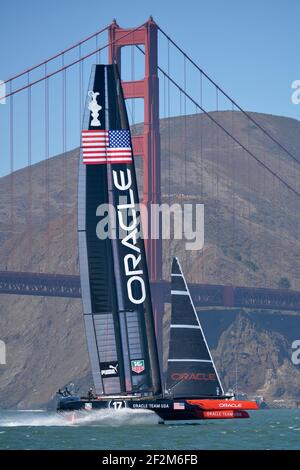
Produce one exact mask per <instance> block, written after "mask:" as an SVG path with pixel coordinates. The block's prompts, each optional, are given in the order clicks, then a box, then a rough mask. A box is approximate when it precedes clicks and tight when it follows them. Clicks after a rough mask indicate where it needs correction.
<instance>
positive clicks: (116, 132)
mask: <svg viewBox="0 0 300 470" xmlns="http://www.w3.org/2000/svg"><path fill="white" fill-rule="evenodd" d="M81 147H82V150H81V158H80V164H79V189H78V234H79V257H80V277H81V287H82V299H83V311H84V320H85V328H86V336H87V343H88V350H89V356H90V361H91V367H92V373H93V378H94V384H95V389H96V392H97V394H105V395H111V394H131V393H142V394H159V393H161V383H160V371H159V362H158V355H157V347H156V339H155V331H154V321H153V314H152V306H151V297H150V288H149V280H148V273H147V264H146V258H145V249H144V243H143V240H142V239H141V238H139V237H138V234H139V233H140V232H141V227H140V221H139V218H138V217H137V211H136V205H137V204H138V202H139V201H138V192H137V183H136V175H135V168H134V161H133V154H132V144H131V137H130V130H129V123H128V118H127V113H126V107H125V100H124V97H123V92H122V87H121V83H120V79H119V75H118V70H117V66H116V65H96V66H93V69H92V74H91V79H90V86H89V93H88V98H87V103H86V107H85V116H84V124H83V131H82V145H81ZM105 205H106V206H105ZM108 233H109V236H107V234H108Z"/></svg>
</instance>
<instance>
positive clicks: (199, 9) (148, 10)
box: [0, 0, 300, 119]
mask: <svg viewBox="0 0 300 470" xmlns="http://www.w3.org/2000/svg"><path fill="white" fill-rule="evenodd" d="M0 5H1V9H0V19H1V27H0V44H1V46H0V79H2V80H3V79H6V78H7V77H8V76H10V75H12V74H14V73H16V72H18V71H20V70H21V69H24V68H26V67H27V66H30V65H32V64H34V63H36V62H38V61H40V60H41V59H44V58H45V57H47V56H49V55H51V54H53V53H55V52H56V51H59V50H61V49H62V48H64V47H67V46H68V45H71V44H72V43H74V42H76V41H78V40H79V39H80V38H83V37H85V36H87V35H88V34H89V33H92V32H94V31H96V30H97V29H99V28H101V27H103V26H105V25H106V24H108V23H110V22H111V20H112V19H113V18H114V17H116V18H117V20H118V22H119V24H120V26H124V27H126V26H137V25H138V24H139V23H142V22H144V21H145V20H146V19H147V18H148V16H149V14H152V15H153V16H154V19H155V20H156V21H157V23H159V24H160V25H161V26H162V28H164V29H165V30H166V31H167V32H169V34H170V35H172V36H173V37H174V38H175V39H176V41H177V42H178V43H179V44H180V45H182V46H183V48H184V49H185V50H186V51H188V52H189V53H190V55H191V56H192V57H193V58H194V59H195V60H196V61H197V62H198V63H199V64H201V66H202V67H203V68H204V69H205V70H206V71H207V72H208V73H209V74H210V75H211V76H212V77H213V78H215V79H216V80H217V82H218V83H219V84H221V85H222V86H223V87H224V88H225V90H226V91H228V92H229V93H230V94H231V95H232V96H233V97H234V98H235V99H236V100H237V101H238V102H239V103H240V104H241V105H242V106H243V107H244V108H246V109H247V110H252V111H262V112H267V113H273V114H280V115H285V116H292V117H295V118H297V119H298V118H300V105H299V106H296V105H293V104H292V103H291V99H290V97H291V83H292V81H293V80H296V79H300V59H299V53H298V47H299V46H298V45H299V18H300V2H299V1H298V0H288V1H283V0H277V1H272V0H263V1H261V0H251V1H250V0H249V1H246V0H244V1H243V0H226V1H222V0H209V1H201V0H200V1H199V0H186V1H185V2H182V1H180V2H179V1H177V0H163V1H162V0H151V1H143V0H139V1H136V0H131V1H130V0H127V1H126V2H125V1H121V0H114V1H113V2H107V1H101V0H89V1H80V0H51V1H45V0H44V1H41V0H26V1H23V0H15V1H14V2H5V1H4V0H0Z"/></svg>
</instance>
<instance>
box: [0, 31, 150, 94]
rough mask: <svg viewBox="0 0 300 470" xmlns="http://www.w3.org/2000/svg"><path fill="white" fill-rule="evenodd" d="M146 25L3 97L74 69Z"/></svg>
mask: <svg viewBox="0 0 300 470" xmlns="http://www.w3.org/2000/svg"><path fill="white" fill-rule="evenodd" d="M145 24H146V23H143V24H142V25H140V26H138V27H137V28H135V29H133V30H130V31H128V32H127V33H125V34H123V36H120V37H119V38H118V39H115V40H113V41H110V42H108V43H107V44H105V45H104V46H102V47H99V49H96V50H94V51H92V52H89V53H88V54H86V55H84V56H82V57H81V58H80V59H76V60H74V61H73V62H70V63H69V64H68V65H64V66H62V67H61V68H59V69H57V70H55V71H54V72H51V73H48V75H47V76H43V77H41V78H38V79H37V80H34V81H33V82H31V83H29V84H27V85H24V86H22V87H20V88H17V89H16V90H14V91H11V92H10V93H7V94H6V95H5V96H3V98H9V97H10V96H12V95H15V94H16V93H20V92H21V91H23V90H26V89H27V88H28V87H29V86H33V85H36V84H37V83H40V82H42V81H44V80H46V79H47V78H50V77H53V76H54V75H57V74H58V73H60V72H63V71H64V70H67V69H68V68H70V67H73V65H76V64H78V62H80V61H83V60H85V59H88V58H89V57H92V56H93V55H95V54H97V53H99V52H101V51H103V50H104V49H107V48H108V47H110V46H111V45H113V44H114V43H115V42H117V41H121V39H124V38H126V37H127V36H129V35H130V34H133V33H134V32H135V31H138V30H139V29H141V28H143V27H144V26H145ZM60 56H63V54H60Z"/></svg>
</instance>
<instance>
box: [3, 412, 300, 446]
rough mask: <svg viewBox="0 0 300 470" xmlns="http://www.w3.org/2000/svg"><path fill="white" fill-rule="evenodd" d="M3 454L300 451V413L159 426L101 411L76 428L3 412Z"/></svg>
mask: <svg viewBox="0 0 300 470" xmlns="http://www.w3.org/2000/svg"><path fill="white" fill-rule="evenodd" d="M0 449H74V450H75V449H88V450H92V449H101V450H103V449H105V450H106V449H107V450H116V449H141V450H158V449H160V450H163V449H165V450H168V449H171V450H175V449H180V450H189V449H193V450H196V449H300V409H297V410H283V409H282V410H259V411H256V412H252V413H251V418H250V419H236V420H227V421H226V420H216V421H213V420H212V421H201V422H200V424H198V425H194V426H191V425H172V426H171V425H159V424H157V418H156V416H155V415H154V414H153V413H151V412H145V411H140V410H137V411H132V410H130V411H127V410H125V411H119V412H114V411H110V410H108V411H98V412H91V413H90V414H86V415H84V416H82V417H80V418H79V419H78V420H77V421H75V423H72V422H71V421H70V420H67V419H66V417H63V416H60V415H57V414H56V413H54V412H51V413H50V412H46V411H42V410H41V411H0Z"/></svg>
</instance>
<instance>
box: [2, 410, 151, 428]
mask: <svg viewBox="0 0 300 470" xmlns="http://www.w3.org/2000/svg"><path fill="white" fill-rule="evenodd" d="M158 422H159V418H158V416H157V415H156V414H155V413H153V412H152V411H147V410H131V409H126V410H118V411H115V410H95V411H90V412H86V411H82V412H80V411H75V412H71V411H69V412H65V413H59V414H58V413H54V412H46V411H28V412H26V413H25V412H24V411H9V412H6V413H4V414H1V417H0V428H8V427H20V426H25V427H26V426H27V427H32V426H38V427H40V426H108V425H109V426H129V425H134V426H137V425H156V424H158Z"/></svg>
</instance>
